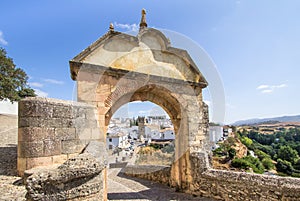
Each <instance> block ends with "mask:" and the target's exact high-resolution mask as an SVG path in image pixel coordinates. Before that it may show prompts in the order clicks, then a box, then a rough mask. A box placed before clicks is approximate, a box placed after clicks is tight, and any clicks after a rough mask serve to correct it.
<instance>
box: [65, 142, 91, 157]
mask: <svg viewBox="0 0 300 201" xmlns="http://www.w3.org/2000/svg"><path fill="white" fill-rule="evenodd" d="M85 146H86V144H85V141H81V140H63V141H61V153H62V154H73V153H80V152H81V151H82V150H83V149H84V147H85Z"/></svg>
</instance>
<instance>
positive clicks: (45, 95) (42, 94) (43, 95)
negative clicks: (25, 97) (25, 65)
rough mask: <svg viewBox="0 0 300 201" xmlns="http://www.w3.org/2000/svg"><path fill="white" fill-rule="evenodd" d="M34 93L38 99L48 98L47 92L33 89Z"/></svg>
mask: <svg viewBox="0 0 300 201" xmlns="http://www.w3.org/2000/svg"><path fill="white" fill-rule="evenodd" d="M34 91H35V94H36V95H37V96H39V97H48V93H47V92H44V91H42V90H40V89H34Z"/></svg>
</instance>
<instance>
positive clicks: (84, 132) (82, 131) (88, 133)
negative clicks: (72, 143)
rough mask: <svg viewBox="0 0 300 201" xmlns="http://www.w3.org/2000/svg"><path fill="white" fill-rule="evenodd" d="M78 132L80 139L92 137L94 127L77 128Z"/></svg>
mask: <svg viewBox="0 0 300 201" xmlns="http://www.w3.org/2000/svg"><path fill="white" fill-rule="evenodd" d="M76 133H77V135H78V138H79V139H80V140H90V139H92V129H91V128H76Z"/></svg>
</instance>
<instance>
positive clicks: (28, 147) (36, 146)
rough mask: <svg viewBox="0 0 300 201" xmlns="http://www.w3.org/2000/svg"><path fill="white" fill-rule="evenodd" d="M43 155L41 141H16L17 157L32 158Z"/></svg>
mask: <svg viewBox="0 0 300 201" xmlns="http://www.w3.org/2000/svg"><path fill="white" fill-rule="evenodd" d="M40 156H44V143H43V141H37V142H24V141H21V142H18V157H21V158H32V157H40Z"/></svg>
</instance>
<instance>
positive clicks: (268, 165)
mask: <svg viewBox="0 0 300 201" xmlns="http://www.w3.org/2000/svg"><path fill="white" fill-rule="evenodd" d="M261 163H262V164H263V166H264V167H265V168H266V169H267V170H272V169H274V167H275V165H274V164H273V161H272V159H271V158H268V157H266V158H264V159H262V161H261Z"/></svg>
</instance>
